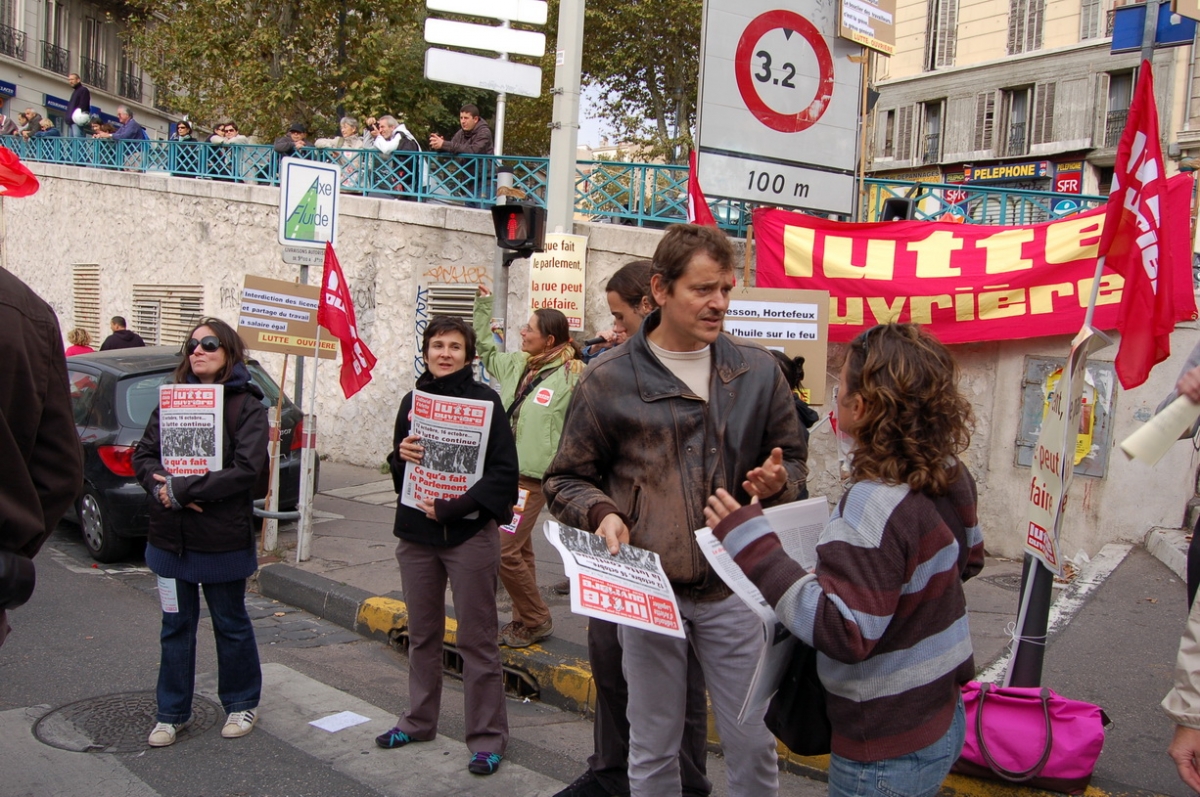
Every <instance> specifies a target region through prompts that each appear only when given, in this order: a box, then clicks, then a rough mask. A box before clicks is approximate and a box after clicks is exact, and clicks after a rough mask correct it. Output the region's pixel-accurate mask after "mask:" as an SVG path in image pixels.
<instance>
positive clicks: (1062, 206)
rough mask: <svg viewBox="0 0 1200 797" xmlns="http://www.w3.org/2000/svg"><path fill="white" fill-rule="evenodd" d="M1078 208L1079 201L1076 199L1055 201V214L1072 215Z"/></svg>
mask: <svg viewBox="0 0 1200 797" xmlns="http://www.w3.org/2000/svg"><path fill="white" fill-rule="evenodd" d="M1077 210H1079V203H1078V202H1076V201H1075V200H1074V199H1060V200H1059V201H1058V202H1055V203H1054V215H1055V216H1070V215H1071V214H1072V213H1074V212H1075V211H1077Z"/></svg>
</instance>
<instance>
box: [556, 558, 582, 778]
mask: <svg viewBox="0 0 1200 797" xmlns="http://www.w3.org/2000/svg"><path fill="white" fill-rule="evenodd" d="M550 589H552V590H554V591H555V592H556V593H557V594H559V595H570V594H571V581H570V579H566V578H564V579H563V580H562V581H555V582H554V583H553V584H551V585H550ZM589 771H590V770H589Z"/></svg>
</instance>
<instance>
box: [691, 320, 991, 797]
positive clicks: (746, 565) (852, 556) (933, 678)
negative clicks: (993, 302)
mask: <svg viewBox="0 0 1200 797" xmlns="http://www.w3.org/2000/svg"><path fill="white" fill-rule="evenodd" d="M958 376H959V373H958V365H957V363H955V361H954V358H953V357H952V356H951V355H950V352H949V351H948V350H947V349H946V347H945V346H943V345H942V344H941V343H939V342H938V341H937V340H936V339H934V338H933V336H931V335H929V334H928V333H926V332H923V331H922V330H921V329H920V327H918V326H916V325H914V324H882V325H880V326H877V327H873V328H872V329H869V330H867V331H866V332H864V333H862V334H861V335H859V336H858V337H857V338H855V339H854V341H853V342H852V343H851V344H850V345H849V347H848V349H847V352H846V361H845V363H844V364H843V366H842V371H841V376H840V378H839V384H838V397H837V405H836V410H835V411H836V412H837V414H838V430H839V431H841V432H844V433H846V434H847V435H849V437H850V438H851V440H852V446H851V456H850V462H849V469H850V480H849V484H848V485H847V487H846V490H845V492H844V493H843V494H842V497H841V500H839V501H838V504H837V506H836V507H835V509H834V511H833V513H832V515H831V516H830V518H829V523H828V524H827V525H826V526H825V530H824V531H823V532H822V533H821V538H820V542H819V543H818V545H817V567H816V570H815V571H814V572H812V573H807V572H805V571H804V569H803V568H802V567H801V566H800V564H799V563H798V562H796V561H795V560H793V559H791V558H790V557H788V555H787V554H786V553H784V551H783V548H782V547H781V546H780V544H779V538H778V537H777V536H776V535H775V533H774V532H773V531H771V527H770V525H769V524H768V523H767V521H766V520H765V518H764V517H763V515H762V508H761V507H760V506H759V505H758V504H751V505H749V506H745V507H742V506H739V504H738V503H737V501H735V500H734V498H733V497H732V496H731V495H730V494H729V493H727V492H726V491H724V490H720V489H719V490H717V493H716V495H713V496H711V497H710V498H709V499H708V503H707V506H706V507H705V510H704V515H705V518H706V519H707V521H708V524H709V526H710V527H711V528H712V529H713V532H714V533H715V534H716V535H717V537H718V538H720V539H721V540H722V541H723V542H724V545H725V550H726V551H728V552H729V553H730V555H731V556H733V557H734V560H735V561H736V562H737V563H738V565H739V566H740V567H741V568H742V571H743V572H745V573H746V574H747V575H748V576H749V577H750V579H751V580H752V581H754V583H755V584H756V585H757V586H758V588H759V590H760V591H761V592H762V594H763V596H764V597H765V598H766V599H767V600H768V601H770V602H771V605H772V606H774V607H775V612H776V614H778V615H779V617H780V619H781V620H782V621H783V622H784V624H785V625H786V626H787V627H788V629H789V630H790V631H791V632H792V633H793V634H795V635H796V636H797V637H799V638H800V640H802V641H803V642H804V643H805V644H808V645H811V646H813V647H814V648H816V650H817V671H818V673H819V674H820V676H821V681H822V682H823V683H824V684H825V688H826V689H827V690H828V697H827V702H826V708H827V710H828V713H829V721H830V724H831V725H832V728H833V754H832V756H831V757H830V762H829V794H830V795H831V797H848V796H849V795H875V794H881V793H887V794H904V795H908V797H926V796H927V795H934V794H937V793H938V790H939V787H940V786H941V784H942V781H943V780H944V779H945V777H946V775H947V773H949V771H950V767H951V766H952V765H953V764H954V762H955V761H956V760H957V759H958V756H959V754H960V753H961V752H962V746H963V736H964V731H965V720H964V713H963V703H962V696H961V686H962V684H964V683H966V682H967V681H969V680H970V679H971V678H973V677H974V676H975V661H974V658H973V657H972V651H971V636H970V633H969V631H968V628H967V612H966V598H965V597H964V595H963V588H962V582H963V581H965V580H966V579H968V578H970V577H971V576H974V575H975V574H976V573H978V572H979V571H980V569H982V567H983V535H982V533H981V531H980V529H979V521H978V519H977V517H976V492H975V480H974V479H973V478H972V477H971V474H970V472H969V471H968V470H967V467H966V465H965V464H963V462H962V461H961V460H960V459H959V457H960V456H961V455H962V453H963V452H964V451H965V450H966V449H967V445H968V443H969V442H970V439H971V429H972V416H971V405H970V403H969V402H968V401H967V399H966V398H965V397H964V396H963V395H962V393H960V392H959V390H958Z"/></svg>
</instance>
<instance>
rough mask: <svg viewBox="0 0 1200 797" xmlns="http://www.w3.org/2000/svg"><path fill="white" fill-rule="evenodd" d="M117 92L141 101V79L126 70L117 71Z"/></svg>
mask: <svg viewBox="0 0 1200 797" xmlns="http://www.w3.org/2000/svg"><path fill="white" fill-rule="evenodd" d="M117 94H120V95H121V96H122V97H124V98H125V99H127V100H133V101H134V102H141V101H142V79H141V78H140V77H138V76H137V75H131V74H129V73H128V72H118V73H117Z"/></svg>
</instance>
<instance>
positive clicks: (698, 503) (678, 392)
mask: <svg viewBox="0 0 1200 797" xmlns="http://www.w3.org/2000/svg"><path fill="white" fill-rule="evenodd" d="M659 321H660V313H659V312H655V313H653V314H651V315H650V316H649V317H648V318H647V319H646V320H645V322H644V323H643V324H642V328H641V329H640V330H639V331H638V333H637V334H636V335H634V336H633V337H632V338H630V339H629V340H628V341H627V342H626V343H625V344H623V345H622V346H620V347H619V348H617V349H615V350H614V351H612V352H611V353H610V354H608V355H607V356H605V357H602V358H600V359H598V360H596V361H595V362H593V363H592V364H591V365H589V366H588V368H587V370H585V371H584V373H583V377H582V379H581V380H580V382H579V384H578V386H576V388H575V395H574V398H573V399H572V402H571V406H570V408H569V409H568V410H567V417H566V421H565V424H564V427H563V433H562V438H561V440H560V442H559V446H558V453H557V454H556V455H555V457H554V460H553V462H551V463H550V468H549V469H548V470H547V471H546V478H545V481H544V482H543V484H542V490H543V492H544V493H545V495H546V498H547V502H548V506H549V509H550V512H551V514H553V515H554V516H555V517H556V518H558V519H559V520H561V521H563V522H564V523H567V524H568V525H571V526H576V527H578V528H581V529H584V530H587V531H595V529H596V526H597V525H599V523H600V521H601V520H603V517H604V515H606V514H608V513H609V512H611V511H614V508H615V511H616V512H617V513H618V514H621V515H622V516H623V517H624V519H625V522H626V524H627V525H628V526H629V534H630V543H631V544H633V545H635V546H637V547H640V548H647V549H649V550H652V551H654V552H656V553H657V554H658V555H659V556H660V557H661V558H662V564H663V569H664V570H665V571H666V574H667V578H668V579H670V580H671V583H672V584H673V585H674V586H675V588H676V591H677V592H679V593H681V594H685V595H687V596H689V597H694V598H696V599H698V600H716V599H720V598H723V597H725V596H727V595H728V594H729V590H728V587H726V586H725V584H724V583H723V582H722V581H721V580H720V578H719V577H718V576H717V575H716V574H714V573H712V572H710V570H709V567H708V563H707V561H706V560H705V559H704V555H703V554H702V553H701V552H700V548H699V546H698V545H697V544H696V538H695V535H694V532H695V530H696V529H698V528H701V527H703V526H704V525H705V522H704V511H703V510H704V503H705V501H707V500H708V497H709V496H710V495H711V494H712V493H713V492H714V491H715V490H716V489H717V488H718V487H724V488H725V489H726V490H728V491H729V492H730V493H731V494H733V495H734V496H735V497H736V498H737V499H738V500H739V501H741V502H743V503H746V502H748V501H749V500H750V497H749V496H748V495H747V493H746V491H745V490H744V489H743V488H742V482H743V481H744V480H745V479H746V473H747V472H748V471H750V470H752V469H754V468H756V467H758V466H759V465H761V464H762V463H763V461H764V460H765V459H766V458H767V457H768V456H769V455H770V453H771V449H772V448H775V447H779V448H782V449H783V464H784V467H785V468H786V470H787V483H786V484H785V485H784V488H783V490H781V491H780V493H779V494H778V495H775V496H772V497H771V498H770V499H769V500H768V501H767V502H766V503H768V504H771V503H784V502H788V501H794V500H796V498H797V496H798V495H799V494H800V491H801V490H802V489H803V487H804V486H805V481H806V478H807V475H808V467H807V465H806V464H805V461H806V460H807V458H808V444H807V443H806V442H805V441H804V437H803V435H801V433H800V424H799V421H798V420H797V417H796V410H795V408H794V407H793V405H792V393H791V391H790V390H788V387H787V384H786V382H785V381H784V379H783V374H781V373H780V371H779V367H778V366H777V365H776V364H775V358H774V357H772V356H771V354H770V353H769V352H767V351H766V350H765V349H763V348H762V347H760V346H758V345H756V344H753V343H747V342H743V341H739V340H736V339H734V338H732V337H729V336H727V335H721V336H720V337H718V338H717V340H716V341H715V342H714V343H713V344H712V347H711V351H712V358H713V359H712V376H711V383H710V387H709V402H708V404H705V403H704V402H703V401H701V400H700V398H699V397H698V396H696V395H695V394H693V393H692V392H691V391H690V390H689V389H688V387H687V386H686V385H684V383H683V382H681V381H680V380H679V379H678V378H677V377H676V376H675V375H674V374H672V373H671V371H670V370H668V369H667V367H666V366H664V365H663V364H662V363H661V362H660V361H659V360H658V358H657V357H656V356H655V355H654V354H653V352H652V351H651V350H650V344H649V342H648V341H647V340H646V334H647V333H649V332H650V331H651V330H653V329H654V328H655V327H657V326H658V324H659Z"/></svg>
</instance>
